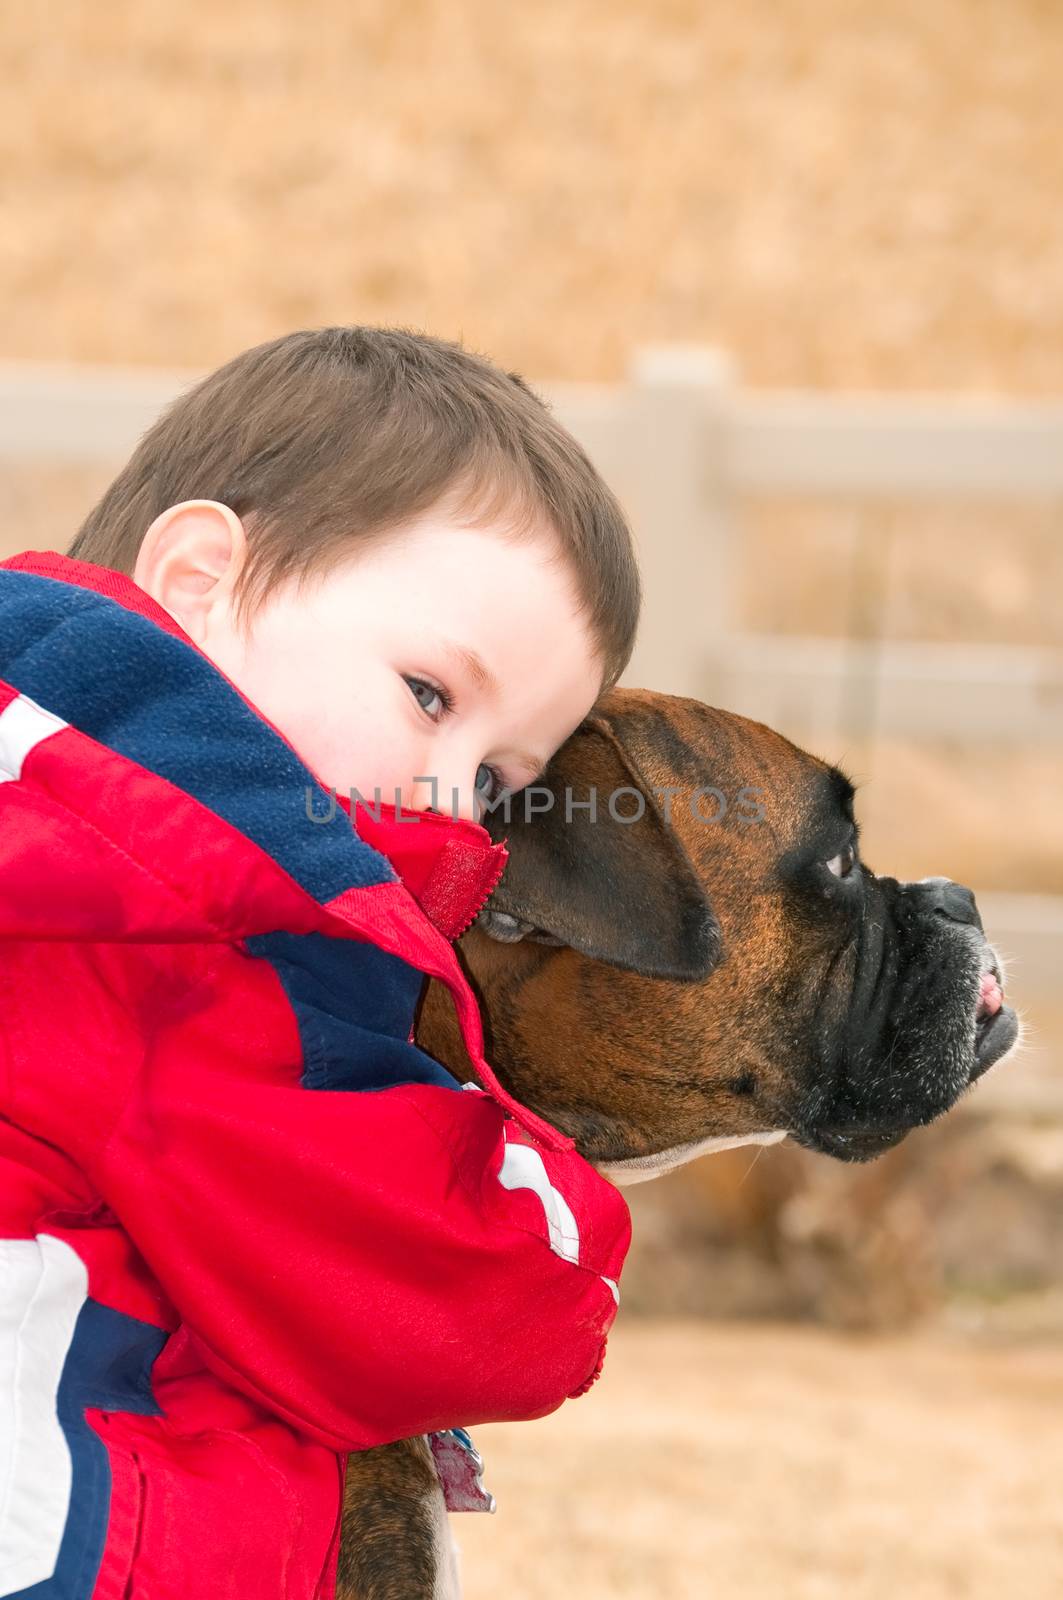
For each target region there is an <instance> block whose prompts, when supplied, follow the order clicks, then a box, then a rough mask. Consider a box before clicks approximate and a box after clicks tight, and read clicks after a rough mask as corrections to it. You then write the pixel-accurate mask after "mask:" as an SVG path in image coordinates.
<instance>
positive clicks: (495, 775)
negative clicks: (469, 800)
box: [476, 762, 506, 800]
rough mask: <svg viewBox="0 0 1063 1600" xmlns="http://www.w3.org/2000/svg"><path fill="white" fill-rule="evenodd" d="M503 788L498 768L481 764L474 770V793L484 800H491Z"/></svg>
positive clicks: (503, 783) (503, 782)
mask: <svg viewBox="0 0 1063 1600" xmlns="http://www.w3.org/2000/svg"><path fill="white" fill-rule="evenodd" d="M505 787H506V784H505V780H504V778H503V777H502V774H501V773H500V772H499V770H498V768H497V767H490V766H488V765H487V764H486V762H481V764H480V765H479V766H478V767H477V769H476V793H477V794H478V795H480V796H481V797H482V798H483V799H484V800H493V799H494V798H495V797H496V795H498V794H499V792H500V791H501V790H502V789H504V788H505Z"/></svg>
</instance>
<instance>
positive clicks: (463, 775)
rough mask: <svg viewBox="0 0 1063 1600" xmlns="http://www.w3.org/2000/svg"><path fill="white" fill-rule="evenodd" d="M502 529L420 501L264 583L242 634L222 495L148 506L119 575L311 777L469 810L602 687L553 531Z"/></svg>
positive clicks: (420, 805) (542, 751)
mask: <svg viewBox="0 0 1063 1600" xmlns="http://www.w3.org/2000/svg"><path fill="white" fill-rule="evenodd" d="M504 534H505V529H504V528H497V529H496V528H492V527H487V528H486V529H484V530H480V529H470V528H465V527H461V526H459V525H457V524H456V523H455V522H454V521H452V520H451V519H450V518H449V517H448V516H446V515H445V514H443V513H441V512H435V513H433V512H430V513H428V514H426V515H425V516H424V517H422V518H421V519H420V520H419V521H417V522H416V523H414V524H413V525H412V526H411V527H410V528H409V529H407V530H405V531H403V532H402V533H401V534H396V535H394V536H388V537H386V538H385V539H383V540H382V541H381V542H379V543H376V544H370V545H368V546H365V547H363V548H362V549H361V550H359V551H357V552H356V553H355V554H354V555H353V556H352V557H351V558H350V559H349V560H347V561H345V562H344V563H343V564H342V565H339V566H336V567H334V568H333V569H332V570H330V571H329V572H328V573H327V574H325V575H324V576H323V577H321V578H315V579H313V580H311V582H310V584H308V586H307V587H306V589H305V590H304V592H303V593H302V594H300V593H299V592H298V588H297V585H296V583H295V581H294V580H293V581H292V582H291V583H289V584H287V585H283V586H281V587H280V588H278V589H276V590H274V591H273V593H272V594H271V595H270V596H269V598H268V599H267V601H266V602H265V605H264V606H263V607H262V609H261V610H260V611H259V612H258V613H257V614H256V615H255V616H254V618H253V620H252V622H251V624H250V629H249V637H247V638H246V639H245V638H244V637H243V636H242V635H241V634H240V633H238V632H237V630H236V627H235V625H234V622H233V616H232V587H233V582H234V580H235V577H236V573H237V571H238V569H239V566H240V564H241V561H242V559H243V551H244V544H243V540H244V535H243V529H242V527H241V524H240V522H239V520H238V519H237V518H236V517H235V515H234V513H233V512H231V511H229V510H228V508H227V507H222V506H218V505H216V504H214V503H213V502H207V501H198V502H196V501H193V502H188V503H187V504H185V505H182V506H176V507H172V508H171V509H170V510H169V511H167V512H164V513H163V515H162V516H161V517H160V518H158V519H157V520H156V522H155V523H153V524H152V527H151V529H150V530H149V532H148V534H147V535H145V539H144V542H143V545H142V547H141V551H140V555H139V557H138V561H137V566H136V569H135V570H134V573H133V577H134V580H135V581H136V582H137V583H138V584H139V585H140V586H141V587H142V588H144V589H146V590H147V592H148V593H149V594H151V595H152V596H153V598H154V599H156V600H157V601H158V602H159V604H160V605H162V606H163V607H164V608H165V609H166V610H167V611H169V612H170V614H171V615H172V616H174V617H175V619H176V620H177V621H178V622H179V623H180V624H181V626H182V627H183V628H184V629H185V631H186V632H187V633H188V634H190V636H191V637H192V638H193V639H194V640H195V642H196V644H197V645H198V646H199V647H200V649H201V650H203V652H204V653H205V654H206V655H207V656H209V657H210V659H211V660H212V661H213V662H214V663H215V664H216V665H217V666H218V667H220V669H221V670H222V672H224V673H225V674H226V676H227V677H228V678H230V679H231V680H232V682H233V683H234V684H236V686H237V687H238V688H239V689H240V690H241V691H242V692H243V693H244V694H245V695H246V696H247V697H248V699H249V700H251V701H252V703H253V704H254V705H255V706H257V708H258V709H259V710H260V711H261V712H263V713H264V715H265V716H266V717H268V718H269V720H270V721H271V722H273V723H274V724H275V725H276V727H277V728H279V729H280V731H281V732H282V733H283V734H284V735H285V737H286V738H288V739H289V740H290V741H291V743H292V744H293V745H294V747H295V749H296V750H297V751H298V752H299V754H300V755H301V757H302V758H303V760H304V761H305V762H306V764H307V765H308V766H309V767H310V768H311V770H312V771H313V772H314V773H315V775H316V776H317V777H318V779H319V780H320V781H321V782H322V783H323V784H324V785H325V786H326V787H335V788H336V789H337V790H338V791H339V792H340V793H342V794H346V793H347V792H348V791H349V790H350V789H352V788H354V789H357V790H358V791H359V793H360V794H361V795H363V796H364V797H365V798H366V800H368V801H370V802H371V801H372V800H373V797H374V791H375V790H379V793H380V798H381V800H383V801H384V802H386V803H400V804H402V805H403V806H405V807H408V808H410V809H413V810H418V811H420V810H425V809H427V808H428V807H430V806H431V807H433V809H436V810H439V811H442V812H444V813H447V814H452V815H457V816H461V817H468V818H472V819H474V820H475V819H476V818H477V817H478V815H479V809H480V807H479V801H480V800H482V799H484V798H488V797H493V796H494V795H495V794H497V793H498V792H499V791H500V790H501V789H511V790H515V789H521V788H523V787H524V786H525V785H526V784H527V783H529V782H531V781H532V780H533V779H534V777H535V776H536V774H537V773H538V772H539V771H540V770H541V768H542V767H543V766H544V765H545V764H546V762H547V761H548V760H549V758H550V757H551V756H552V755H553V753H554V751H555V750H556V749H557V748H558V746H559V745H561V744H563V743H564V741H565V739H567V737H568V735H569V734H570V733H571V732H572V730H573V729H574V728H575V727H576V726H577V724H578V723H579V722H580V721H581V720H582V719H583V717H584V716H585V715H586V714H587V712H588V711H589V710H590V709H591V707H592V705H593V704H594V702H595V700H596V699H597V697H598V694H599V692H600V689H601V670H602V669H601V663H600V660H599V659H598V657H597V654H596V651H595V647H594V642H593V640H592V638H591V636H590V635H589V633H588V631H587V628H586V624H585V622H584V619H583V618H582V617H581V616H579V615H578V614H577V600H576V595H575V592H574V587H573V582H572V579H571V577H570V573H569V568H568V566H567V564H562V563H561V562H560V561H559V559H558V556H557V547H556V541H555V539H554V538H553V536H552V534H551V533H550V532H549V530H547V529H545V528H544V529H543V530H542V532H541V534H540V535H539V536H538V537H535V538H534V539H531V540H529V541H528V542H525V543H514V542H512V541H511V540H510V539H508V538H506V537H505V536H504ZM431 778H434V779H435V780H436V790H435V798H433V789H432V785H431V784H430V782H429V781H428V780H430V779H431ZM417 780H421V781H417ZM396 791H397V792H396ZM455 794H456V802H455V798H454V795H455Z"/></svg>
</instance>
